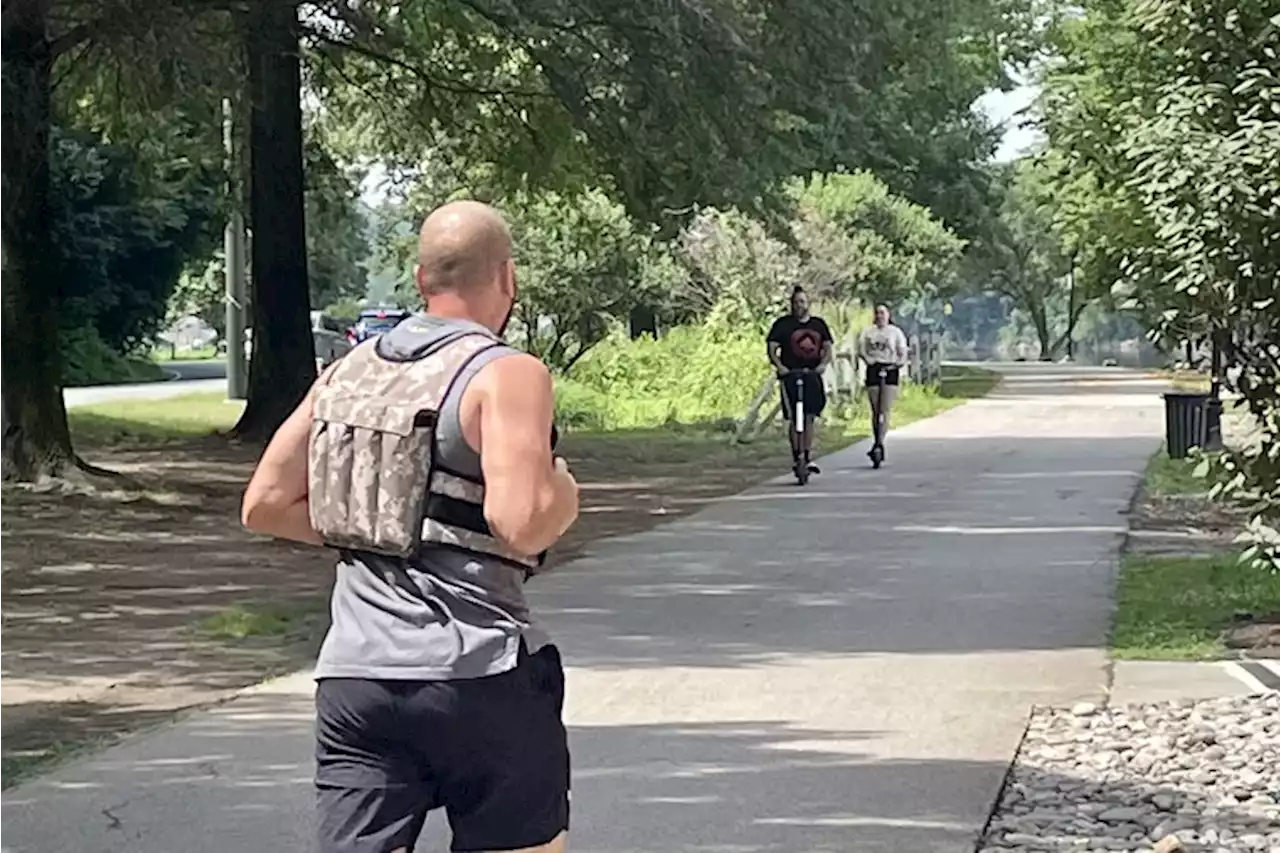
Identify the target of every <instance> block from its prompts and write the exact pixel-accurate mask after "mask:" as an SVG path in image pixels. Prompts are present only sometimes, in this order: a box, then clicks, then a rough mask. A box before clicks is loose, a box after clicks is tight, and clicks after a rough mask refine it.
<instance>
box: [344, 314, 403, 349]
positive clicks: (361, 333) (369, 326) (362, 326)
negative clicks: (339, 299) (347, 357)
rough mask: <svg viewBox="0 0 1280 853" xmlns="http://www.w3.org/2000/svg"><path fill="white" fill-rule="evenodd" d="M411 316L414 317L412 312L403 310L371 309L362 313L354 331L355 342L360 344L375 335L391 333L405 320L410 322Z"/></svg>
mask: <svg viewBox="0 0 1280 853" xmlns="http://www.w3.org/2000/svg"><path fill="white" fill-rule="evenodd" d="M410 316H412V312H409V311H405V310H403V309H401V308H369V309H367V310H365V311H361V312H360V316H359V317H358V318H357V319H356V325H355V328H354V329H353V330H352V331H353V333H354V335H355V339H356V340H355V342H356V343H360V342H361V341H365V340H368V339H369V338H372V337H374V336H375V335H380V334H382V333H383V332H389V331H391V330H392V329H394V328H395V327H396V326H398V325H400V324H401V323H403V322H404V321H405V320H408V319H409V317H410Z"/></svg>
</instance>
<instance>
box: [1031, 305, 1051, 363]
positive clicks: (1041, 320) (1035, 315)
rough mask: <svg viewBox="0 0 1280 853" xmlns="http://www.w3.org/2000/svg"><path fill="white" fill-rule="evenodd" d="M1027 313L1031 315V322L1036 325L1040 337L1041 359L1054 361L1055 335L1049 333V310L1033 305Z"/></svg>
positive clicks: (1037, 335)
mask: <svg viewBox="0 0 1280 853" xmlns="http://www.w3.org/2000/svg"><path fill="white" fill-rule="evenodd" d="M1027 313H1029V314H1030V315H1031V322H1032V324H1034V325H1035V327H1036V337H1037V338H1039V339H1040V360H1041V361H1053V352H1054V346H1053V337H1052V335H1051V334H1050V333H1049V316H1048V312H1047V311H1045V310H1044V308H1043V306H1041V310H1039V311H1037V310H1036V309H1035V308H1034V307H1032V308H1031V309H1030V310H1029V311H1028V312H1027Z"/></svg>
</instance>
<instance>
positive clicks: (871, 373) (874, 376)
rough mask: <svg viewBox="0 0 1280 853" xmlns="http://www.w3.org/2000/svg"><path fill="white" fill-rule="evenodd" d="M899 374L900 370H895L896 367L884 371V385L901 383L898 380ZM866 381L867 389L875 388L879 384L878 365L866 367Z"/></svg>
mask: <svg viewBox="0 0 1280 853" xmlns="http://www.w3.org/2000/svg"><path fill="white" fill-rule="evenodd" d="M900 372H901V371H900V368H897V367H890V368H888V369H887V370H885V372H884V384H885V385H897V384H898V383H899V382H900V381H901V379H900V378H899V373H900ZM866 380H867V387H868V388H874V387H875V386H877V385H879V384H880V365H878V364H868V365H867V375H866Z"/></svg>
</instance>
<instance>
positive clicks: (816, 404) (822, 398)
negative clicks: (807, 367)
mask: <svg viewBox="0 0 1280 853" xmlns="http://www.w3.org/2000/svg"><path fill="white" fill-rule="evenodd" d="M796 378H797V377H796V376H794V375H792V376H783V377H782V414H783V416H784V417H786V418H787V420H791V407H792V406H794V405H795V402H796V399H797V397H799V395H800V389H799V387H798V386H797V383H796ZM799 378H800V380H801V381H803V383H804V411H805V414H807V415H809V416H810V417H813V418H817V417H821V416H822V410H823V409H825V408H826V407H827V389H826V387H825V386H824V385H823V384H822V376H821V374H818V373H802V374H800V376H799Z"/></svg>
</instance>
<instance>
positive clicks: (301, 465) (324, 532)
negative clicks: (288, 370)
mask: <svg viewBox="0 0 1280 853" xmlns="http://www.w3.org/2000/svg"><path fill="white" fill-rule="evenodd" d="M418 247H419V248H418V254H419V266H418V270H417V285H418V290H419V292H420V293H421V295H422V297H423V299H424V301H425V302H426V309H427V310H426V313H425V314H418V315H415V316H414V317H412V318H410V319H409V320H406V321H405V322H403V323H401V324H400V325H399V326H398V327H396V328H395V329H394V330H392V331H389V332H387V333H385V334H383V335H381V336H380V337H378V338H375V339H372V340H370V341H366V342H365V343H362V344H361V345H359V346H358V347H356V348H355V349H353V350H352V351H351V352H350V353H348V354H347V355H346V356H344V357H343V358H342V359H340V360H339V361H337V362H335V363H334V365H333V366H332V367H331V368H330V369H329V370H327V371H326V372H325V374H324V375H322V376H321V378H320V379H319V380H318V381H317V383H316V385H315V387H313V388H312V390H311V392H310V394H309V395H308V397H307V399H306V400H304V401H303V402H302V404H301V405H300V406H299V407H298V409H297V411H295V412H294V413H293V414H292V415H291V416H290V417H289V419H288V420H287V421H286V422H285V423H284V425H283V426H282V427H281V428H280V430H279V432H277V433H276V435H275V437H274V438H273V439H272V440H271V443H270V445H269V446H268V447H267V449H266V452H265V453H264V454H263V457H262V460H261V461H260V462H259V463H258V468H257V470H256V471H255V472H254V475H253V479H252V481H251V482H250V483H249V487H248V489H247V491H246V492H245V497H244V507H243V521H244V524H245V525H246V526H247V527H249V528H250V529H251V530H255V531H258V532H260V533H265V534H269V535H272V536H278V537H282V538H285V539H293V540H296V541H300V542H310V543H315V544H327V545H330V546H331V547H335V548H337V549H338V555H339V558H338V566H337V579H336V582H335V584H334V590H333V600H332V618H333V623H332V627H331V628H330V630H329V633H328V636H327V637H326V638H325V641H324V645H323V647H322V648H321V651H320V656H319V660H318V661H317V664H316V673H315V675H316V679H317V682H318V684H317V690H316V709H317V723H316V763H317V771H316V787H317V792H318V834H319V849H320V851H321V853H393V851H411V850H413V847H414V843H415V841H416V839H417V837H418V835H419V833H420V832H421V829H422V826H423V822H424V821H425V819H426V816H427V812H428V811H430V810H432V809H435V808H444V809H445V810H446V812H447V815H448V818H449V823H450V826H451V827H452V830H453V848H452V849H453V850H455V851H503V850H523V851H545V852H546V853H559V851H563V850H564V849H565V838H566V832H567V830H568V825H569V752H568V746H567V742H566V735H565V728H564V725H563V723H562V721H561V709H562V704H563V699H564V673H563V670H562V668H561V664H560V656H559V653H558V652H557V650H556V648H555V646H553V645H552V644H551V642H550V639H549V638H548V637H547V635H546V634H545V633H544V632H543V630H542V629H541V628H540V627H539V626H538V623H537V622H536V620H535V619H534V618H533V616H532V615H531V614H530V612H529V608H528V606H527V604H526V602H525V596H524V593H523V586H522V584H523V580H524V577H525V576H527V575H528V574H529V573H531V572H534V571H537V569H538V566H539V562H538V561H537V560H536V559H534V558H533V557H531V556H530V555H535V554H538V553H539V552H541V551H543V550H544V549H546V548H548V547H549V546H550V545H552V544H553V543H554V542H555V541H556V540H557V539H558V538H559V537H560V536H561V534H563V533H564V532H565V530H566V529H568V527H569V526H570V525H571V524H572V523H573V521H574V519H575V518H576V517H577V514H578V487H577V484H576V483H575V482H574V479H573V477H572V476H571V475H570V474H569V472H568V470H567V468H566V467H565V465H564V462H563V460H561V459H559V458H554V457H553V454H552V450H551V447H550V442H549V441H548V436H549V434H550V432H551V429H552V415H553V398H552V386H551V376H550V374H549V373H548V371H547V368H546V367H545V366H544V365H543V364H542V363H541V362H540V361H538V360H537V359H535V358H533V357H532V356H530V355H527V354H524V353H521V352H519V351H517V350H514V349H512V348H510V347H508V346H506V345H505V344H504V343H502V341H501V339H500V335H501V334H502V332H503V330H504V329H505V328H506V325H507V322H508V320H509V319H510V317H511V312H512V310H513V308H514V306H515V302H516V282H515V273H514V268H513V263H512V258H511V239H510V236H509V233H508V231H507V228H506V225H505V224H504V223H503V221H502V219H501V218H500V217H499V216H498V214H497V213H496V212H495V211H493V210H492V209H491V208H489V207H487V206H485V205H482V204H478V203H475V202H456V203H452V204H448V205H445V206H444V207H442V208H440V209H438V210H436V211H435V212H434V213H432V214H431V215H430V216H429V217H427V220H426V222H425V223H424V224H423V226H422V232H421V235H420V238H419V244H418ZM424 494H425V500H424V499H423V496H424ZM419 525H420V527H419Z"/></svg>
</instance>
